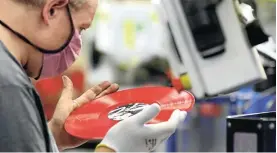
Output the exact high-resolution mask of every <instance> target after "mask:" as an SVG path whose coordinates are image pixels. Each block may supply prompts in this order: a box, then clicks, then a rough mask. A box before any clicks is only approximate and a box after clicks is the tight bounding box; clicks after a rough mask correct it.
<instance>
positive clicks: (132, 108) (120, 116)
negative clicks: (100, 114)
mask: <svg viewBox="0 0 277 153" xmlns="http://www.w3.org/2000/svg"><path fill="white" fill-rule="evenodd" d="M146 106H148V104H143V103H133V104H128V105H123V106H119V107H117V108H115V109H114V110H112V111H110V112H109V114H108V118H109V119H110V120H115V121H122V120H125V119H127V118H129V117H131V116H134V115H136V114H137V113H139V112H141V111H142V110H143V109H144V108H145V107H146Z"/></svg>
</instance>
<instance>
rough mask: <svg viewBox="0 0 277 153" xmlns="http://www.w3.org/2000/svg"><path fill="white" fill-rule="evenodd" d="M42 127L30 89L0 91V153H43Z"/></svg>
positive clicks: (18, 88)
mask: <svg viewBox="0 0 277 153" xmlns="http://www.w3.org/2000/svg"><path fill="white" fill-rule="evenodd" d="M42 123H43V120H42V119H41V117H40V114H39V111H38V109H37V106H36V102H35V97H34V95H33V93H32V90H31V89H28V88H26V89H25V88H20V87H2V88H1V87H0V152H34V151H36V152H46V151H47V150H46V143H45V136H44V133H43V124H42Z"/></svg>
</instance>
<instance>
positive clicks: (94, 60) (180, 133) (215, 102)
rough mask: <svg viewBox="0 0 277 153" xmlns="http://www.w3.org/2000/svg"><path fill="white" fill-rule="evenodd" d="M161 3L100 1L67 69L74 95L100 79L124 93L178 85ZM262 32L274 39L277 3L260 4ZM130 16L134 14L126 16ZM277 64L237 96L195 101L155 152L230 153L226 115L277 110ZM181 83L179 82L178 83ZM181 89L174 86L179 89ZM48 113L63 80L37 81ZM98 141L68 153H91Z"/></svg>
mask: <svg viewBox="0 0 277 153" xmlns="http://www.w3.org/2000/svg"><path fill="white" fill-rule="evenodd" d="M158 3H159V0H100V1H99V7H98V9H97V14H96V16H95V18H94V21H93V24H92V26H91V28H90V29H88V30H86V31H85V32H83V34H82V38H83V48H82V55H81V57H80V58H79V59H78V61H77V62H76V63H75V64H74V65H73V66H72V67H71V68H70V69H69V70H68V71H67V72H65V74H66V75H68V76H70V77H71V79H72V81H73V83H74V87H75V97H77V96H79V95H80V94H81V93H83V92H84V91H85V90H86V89H88V88H89V87H91V86H93V85H96V84H98V83H99V82H101V81H106V80H108V81H111V82H116V83H118V84H119V85H120V89H127V88H133V87H138V86H145V85H149V84H158V85H165V86H171V85H172V84H174V80H172V78H171V75H170V72H171V68H170V66H169V62H168V56H167V52H169V51H170V47H169V45H170V44H169V43H168V42H171V41H170V40H169V38H168V37H167V36H166V35H165V29H166V28H167V25H165V24H164V22H162V18H163V16H162V15H161V14H160V13H159V12H158V11H157V9H156V4H158ZM256 3H257V7H258V12H257V13H258V17H259V20H260V21H261V23H262V26H263V28H264V30H265V31H266V32H267V33H268V34H270V35H272V37H273V39H274V41H275V40H276V39H275V38H276V2H275V1H270V0H256ZM127 14H133V17H132V18H130V17H128V15H127ZM275 64H276V62H275V61H270V64H267V65H265V66H264V69H265V70H266V73H267V75H268V79H267V80H266V81H264V82H261V83H259V84H255V85H253V86H246V87H242V88H241V89H238V90H237V91H236V92H234V93H231V94H228V95H222V96H218V97H214V98H205V99H197V101H196V105H195V107H194V110H193V111H191V112H190V113H189V114H188V117H187V119H186V121H185V123H184V124H183V125H182V126H180V127H179V129H178V130H177V132H176V133H175V134H174V135H173V136H172V137H171V138H170V139H169V140H168V141H167V142H166V143H165V144H163V145H162V146H161V147H160V148H159V149H158V150H157V151H169V152H224V151H226V116H228V115H237V114H245V113H256V112H267V111H275V108H276V93H275V91H276V88H275V86H276V66H275ZM177 84H178V83H177ZM177 87H178V85H177V86H176V88H177ZM36 88H37V89H38V91H39V93H40V95H41V97H42V101H43V103H44V106H45V108H47V109H46V115H47V117H48V118H51V115H52V112H53V109H54V108H55V104H56V103H57V101H58V98H59V95H60V92H61V89H62V81H61V77H60V76H59V77H56V78H51V79H47V80H42V81H39V82H37V83H36ZM99 142H100V140H92V141H90V142H89V143H88V144H86V145H84V146H82V147H80V148H77V149H74V150H69V151H78V152H79V151H85V152H92V151H93V149H94V147H95V145H96V144H97V143H99Z"/></svg>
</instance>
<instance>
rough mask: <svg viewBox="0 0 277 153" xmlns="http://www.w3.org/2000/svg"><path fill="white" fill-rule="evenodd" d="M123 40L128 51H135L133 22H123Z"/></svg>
mask: <svg viewBox="0 0 277 153" xmlns="http://www.w3.org/2000/svg"><path fill="white" fill-rule="evenodd" d="M123 38H124V43H125V45H126V47H127V48H128V49H130V50H131V49H135V44H136V24H135V22H134V21H133V20H131V19H129V20H125V21H124V23H123Z"/></svg>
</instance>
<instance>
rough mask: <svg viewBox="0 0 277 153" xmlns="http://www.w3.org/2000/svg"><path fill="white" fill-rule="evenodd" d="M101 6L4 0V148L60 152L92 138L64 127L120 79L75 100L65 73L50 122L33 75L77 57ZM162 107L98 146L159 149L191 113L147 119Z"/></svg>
mask: <svg viewBox="0 0 277 153" xmlns="http://www.w3.org/2000/svg"><path fill="white" fill-rule="evenodd" d="M96 7H97V0H1V2H0V121H1V126H0V151H4V152H10V151H16V152H19V151H20V152H21V151H23V152H29V151H30V152H33V151H36V152H37V151H42V152H45V151H47V152H54V151H62V150H64V149H69V148H74V147H77V146H79V145H81V144H83V143H85V142H86V141H87V140H81V139H78V138H76V137H73V136H71V135H69V134H68V133H67V132H66V131H65V130H64V122H65V120H66V118H67V117H68V116H69V114H70V113H71V112H72V111H73V110H74V109H76V108H78V107H80V106H82V105H83V104H84V103H86V102H89V101H91V100H93V99H95V98H98V97H101V96H103V95H106V94H109V93H113V92H115V91H117V90H118V88H119V87H118V85H117V84H111V83H110V82H103V83H100V84H99V85H98V86H95V87H92V88H91V89H90V90H88V91H87V92H85V93H84V94H83V95H82V96H80V97H79V98H77V99H75V100H73V99H72V94H73V93H72V92H73V91H72V90H73V85H72V82H71V80H70V79H69V78H68V77H66V76H64V77H63V82H64V89H63V92H62V95H61V98H60V100H59V102H58V104H57V106H56V109H55V112H54V115H53V118H52V119H51V120H50V122H48V123H47V122H46V120H45V117H44V113H43V108H42V104H41V101H40V99H39V96H38V95H37V93H36V91H35V89H34V87H33V86H32V84H31V81H30V79H29V78H34V79H40V78H46V77H52V76H56V75H59V74H61V73H62V72H64V71H65V70H66V69H67V68H68V67H69V66H70V65H71V64H72V63H73V62H74V61H75V59H76V58H77V57H78V55H79V52H80V49H81V37H80V33H81V31H82V30H84V29H87V28H88V27H89V26H90V23H91V22H92V20H93V16H94V13H95V10H96ZM159 111H160V107H159V105H157V104H153V105H151V106H149V107H147V108H145V109H144V110H143V111H142V112H140V113H139V114H137V115H134V116H132V117H130V118H128V119H126V120H124V121H121V122H119V123H118V124H116V125H115V126H114V127H112V128H111V129H110V130H109V132H108V133H107V135H106V136H105V138H104V139H103V141H102V142H101V143H100V145H99V146H98V147H97V148H96V151H98V152H115V151H118V152H119V151H127V152H130V151H153V150H154V149H155V148H156V147H157V146H158V145H159V144H160V143H161V142H163V141H165V140H166V139H167V138H168V137H169V136H170V135H171V134H172V133H173V132H174V131H175V129H176V127H177V125H178V123H179V122H182V121H183V120H184V118H185V115H186V113H185V112H181V111H179V110H176V111H175V112H174V113H173V114H172V116H171V118H170V119H169V121H167V122H164V123H159V124H153V125H144V124H145V123H146V122H148V121H149V120H151V119H152V118H154V117H155V116H156V115H157V114H158V113H159Z"/></svg>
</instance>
